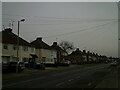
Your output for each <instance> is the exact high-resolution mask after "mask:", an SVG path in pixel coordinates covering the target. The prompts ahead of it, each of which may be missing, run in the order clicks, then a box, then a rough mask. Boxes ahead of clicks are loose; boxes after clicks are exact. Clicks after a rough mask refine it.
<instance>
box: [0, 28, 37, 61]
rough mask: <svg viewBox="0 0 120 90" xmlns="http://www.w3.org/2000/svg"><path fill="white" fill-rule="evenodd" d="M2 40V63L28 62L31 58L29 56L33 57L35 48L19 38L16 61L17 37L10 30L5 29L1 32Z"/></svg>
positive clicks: (0, 41)
mask: <svg viewBox="0 0 120 90" xmlns="http://www.w3.org/2000/svg"><path fill="white" fill-rule="evenodd" d="M0 34H2V39H1V40H0V43H2V44H0V45H2V46H1V47H2V62H3V63H8V62H16V61H18V59H19V61H22V62H23V61H24V62H29V60H30V58H31V59H32V58H33V57H32V56H31V55H35V48H34V47H33V46H32V45H31V44H30V43H29V42H27V41H26V40H24V39H23V38H21V37H19V47H18V48H19V50H18V59H17V46H18V45H17V43H18V36H17V35H16V34H14V33H13V32H12V29H11V28H6V29H5V30H3V31H1V32H0Z"/></svg>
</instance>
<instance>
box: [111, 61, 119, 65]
mask: <svg viewBox="0 0 120 90" xmlns="http://www.w3.org/2000/svg"><path fill="white" fill-rule="evenodd" d="M117 64H118V63H117V61H113V62H111V63H110V65H111V66H117Z"/></svg>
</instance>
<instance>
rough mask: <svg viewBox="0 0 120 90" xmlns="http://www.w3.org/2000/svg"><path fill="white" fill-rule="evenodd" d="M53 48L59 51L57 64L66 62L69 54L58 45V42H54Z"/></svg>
mask: <svg viewBox="0 0 120 90" xmlns="http://www.w3.org/2000/svg"><path fill="white" fill-rule="evenodd" d="M51 48H52V49H53V50H56V51H57V63H60V62H61V61H63V60H65V58H66V56H67V53H66V52H65V51H64V50H63V49H62V48H61V47H60V46H59V45H58V44H57V42H53V45H52V46H51Z"/></svg>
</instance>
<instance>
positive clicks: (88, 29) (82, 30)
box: [43, 21, 117, 38]
mask: <svg viewBox="0 0 120 90" xmlns="http://www.w3.org/2000/svg"><path fill="white" fill-rule="evenodd" d="M113 22H117V21H113ZM113 22H110V23H105V24H102V25H97V26H93V27H89V28H87V29H86V28H85V29H81V30H77V31H73V32H68V33H63V34H58V35H53V36H48V37H43V38H53V37H60V36H64V35H70V34H73V33H77V32H84V31H92V30H90V29H94V28H99V27H102V26H105V25H108V24H111V23H113Z"/></svg>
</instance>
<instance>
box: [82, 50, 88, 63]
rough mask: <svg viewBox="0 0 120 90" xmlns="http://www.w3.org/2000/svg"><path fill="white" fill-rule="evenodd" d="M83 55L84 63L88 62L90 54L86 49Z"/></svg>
mask: <svg viewBox="0 0 120 90" xmlns="http://www.w3.org/2000/svg"><path fill="white" fill-rule="evenodd" d="M82 57H83V62H84V63H87V62H88V61H89V60H88V54H87V52H86V50H83V52H82Z"/></svg>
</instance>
